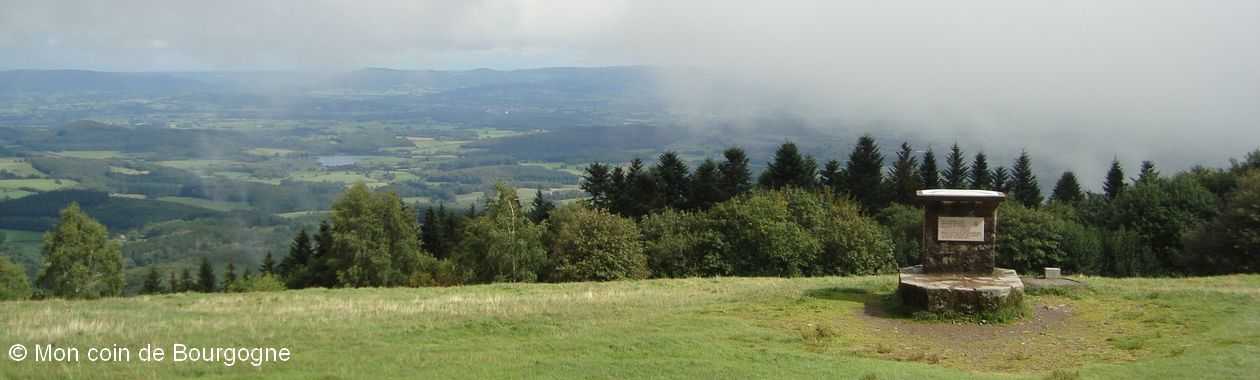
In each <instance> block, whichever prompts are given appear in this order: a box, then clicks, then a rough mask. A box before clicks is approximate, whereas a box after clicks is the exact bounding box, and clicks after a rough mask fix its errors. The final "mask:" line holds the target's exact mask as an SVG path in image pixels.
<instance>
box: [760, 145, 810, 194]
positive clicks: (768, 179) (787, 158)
mask: <svg viewBox="0 0 1260 380" xmlns="http://www.w3.org/2000/svg"><path fill="white" fill-rule="evenodd" d="M817 172H818V164H817V163H816V162H814V158H813V157H809V156H802V155H801V152H800V150H798V149H797V148H796V144H793V143H791V142H785V143H783V145H780V146H779V150H777V151H775V152H774V160H773V161H771V162H770V164H769V165H767V167H766V171H765V172H762V173H761V179H760V180H759V181H758V182H759V183H760V184H761V186H762V187H765V188H770V189H779V188H784V187H798V188H805V189H809V188H813V187H814V186H815V185H816V184H817V182H818V180H817V178H816V176H817V175H818V173H817Z"/></svg>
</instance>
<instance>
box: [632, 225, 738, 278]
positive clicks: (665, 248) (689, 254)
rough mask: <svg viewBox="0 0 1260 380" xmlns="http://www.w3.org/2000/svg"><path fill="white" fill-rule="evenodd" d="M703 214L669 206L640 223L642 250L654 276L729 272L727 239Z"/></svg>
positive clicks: (683, 275)
mask: <svg viewBox="0 0 1260 380" xmlns="http://www.w3.org/2000/svg"><path fill="white" fill-rule="evenodd" d="M711 224H712V223H711V222H710V220H709V218H708V217H707V215H706V214H704V213H692V212H681V211H674V210H671V209H666V210H665V211H662V212H660V213H657V214H652V215H648V216H646V217H644V218H643V220H642V221H641V222H639V229H640V231H641V232H642V235H643V252H644V253H645V254H646V255H647V259H648V267H649V268H650V269H651V272H652V276H654V277H694V276H722V275H730V274H732V273H733V272H734V268H733V267H732V266H731V265H730V263H728V262H726V260H724V259H723V257H722V255H723V252H725V251H726V242H724V241H722V234H720V233H718V231H717V230H715V229H714V228H713V227H712V226H711Z"/></svg>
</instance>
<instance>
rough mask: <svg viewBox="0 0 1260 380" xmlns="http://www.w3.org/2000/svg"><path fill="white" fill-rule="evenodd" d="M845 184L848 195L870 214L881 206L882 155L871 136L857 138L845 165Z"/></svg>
mask: <svg viewBox="0 0 1260 380" xmlns="http://www.w3.org/2000/svg"><path fill="white" fill-rule="evenodd" d="M844 172H845V183H846V186H845V187H847V188H848V190H849V194H850V195H852V196H853V198H854V199H856V200H857V201H858V203H861V204H862V207H863V208H864V209H865V210H866V211H868V212H870V211H875V210H878V209H879V208H881V207H882V206H883V203H884V199H883V198H884V197H883V192H882V191H881V189H880V185H881V184H883V182H884V155H883V154H882V153H880V152H879V145H878V144H876V143H875V138H873V137H871V135H864V136H862V137H860V138H858V142H857V144H856V145H854V146H853V152H852V153H849V162H848V163H847V164H846V165H845V170H844Z"/></svg>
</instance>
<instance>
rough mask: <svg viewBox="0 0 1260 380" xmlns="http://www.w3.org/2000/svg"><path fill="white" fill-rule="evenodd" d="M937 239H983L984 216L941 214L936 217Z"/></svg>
mask: <svg viewBox="0 0 1260 380" xmlns="http://www.w3.org/2000/svg"><path fill="white" fill-rule="evenodd" d="M936 240H938V241H984V218H976V217H957V216H942V217H939V218H937V219H936Z"/></svg>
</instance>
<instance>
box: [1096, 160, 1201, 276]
mask: <svg viewBox="0 0 1260 380" xmlns="http://www.w3.org/2000/svg"><path fill="white" fill-rule="evenodd" d="M1114 206H1115V210H1114V211H1115V223H1116V224H1118V225H1120V226H1123V227H1125V228H1127V229H1129V230H1132V231H1134V232H1137V233H1138V235H1139V236H1141V237H1142V241H1143V242H1144V244H1146V245H1147V246H1149V247H1150V249H1151V252H1152V253H1154V255H1155V257H1156V258H1157V259H1158V266H1157V268H1160V269H1162V270H1161V272H1170V271H1184V269H1187V268H1186V266H1187V263H1186V261H1187V259H1186V258H1185V257H1182V244H1181V243H1182V234H1183V233H1184V232H1186V231H1189V230H1190V229H1191V228H1192V227H1193V226H1195V225H1197V224H1198V223H1201V222H1203V221H1206V220H1209V219H1211V217H1212V216H1213V215H1214V214H1215V213H1216V196H1214V195H1212V193H1211V192H1209V191H1208V190H1207V189H1205V188H1203V186H1201V185H1199V183H1198V182H1196V181H1195V180H1194V179H1193V178H1190V177H1188V176H1178V177H1176V178H1174V179H1172V180H1164V179H1154V180H1150V181H1143V182H1139V183H1137V184H1136V185H1134V186H1133V188H1132V189H1129V190H1128V191H1125V192H1124V193H1122V194H1120V196H1119V197H1117V198H1116V200H1115V202H1114Z"/></svg>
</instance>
